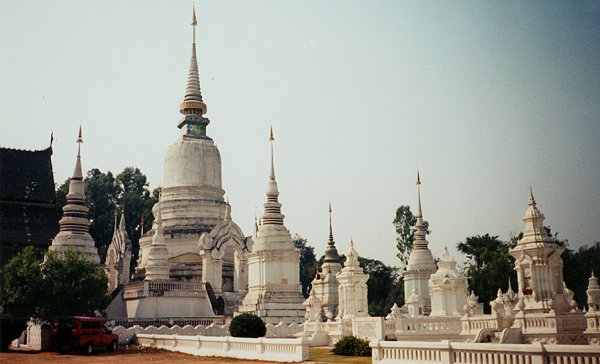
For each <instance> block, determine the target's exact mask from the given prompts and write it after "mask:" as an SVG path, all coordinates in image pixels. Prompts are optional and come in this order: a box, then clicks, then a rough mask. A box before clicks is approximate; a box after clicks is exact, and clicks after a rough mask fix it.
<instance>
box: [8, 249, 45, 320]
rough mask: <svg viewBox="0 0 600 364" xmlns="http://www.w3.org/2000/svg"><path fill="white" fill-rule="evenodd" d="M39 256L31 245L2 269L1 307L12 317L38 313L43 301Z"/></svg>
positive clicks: (23, 316)
mask: <svg viewBox="0 0 600 364" xmlns="http://www.w3.org/2000/svg"><path fill="white" fill-rule="evenodd" d="M40 263H41V257H40V255H39V254H36V251H35V249H34V248H33V246H27V247H25V249H23V250H21V252H20V253H19V254H17V255H16V256H14V257H13V258H12V259H11V260H10V261H9V262H8V263H7V264H6V265H5V266H4V269H3V270H2V278H3V282H2V297H1V300H2V307H4V310H5V313H6V314H7V315H10V316H12V317H18V318H27V317H29V316H30V315H36V314H37V315H39V312H41V309H42V308H41V306H42V304H43V302H44V293H43V290H42V284H41V282H42V271H41V269H40Z"/></svg>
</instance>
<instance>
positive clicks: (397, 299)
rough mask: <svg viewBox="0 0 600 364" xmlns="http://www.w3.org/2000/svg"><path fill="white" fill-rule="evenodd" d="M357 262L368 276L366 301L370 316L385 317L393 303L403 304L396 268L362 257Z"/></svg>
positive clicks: (400, 282) (402, 288)
mask: <svg viewBox="0 0 600 364" xmlns="http://www.w3.org/2000/svg"><path fill="white" fill-rule="evenodd" d="M358 262H359V265H360V266H361V267H362V268H363V270H364V272H365V273H366V274H368V275H369V280H368V281H367V287H368V290H369V291H368V293H367V299H368V301H369V314H370V315H371V316H385V315H387V314H388V313H389V312H390V308H392V306H393V305H394V303H397V304H398V305H402V304H403V303H404V284H403V281H402V279H400V275H399V274H398V268H395V267H390V266H388V265H385V264H384V263H383V262H381V261H379V260H376V259H369V258H364V257H358Z"/></svg>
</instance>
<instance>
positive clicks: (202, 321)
mask: <svg viewBox="0 0 600 364" xmlns="http://www.w3.org/2000/svg"><path fill="white" fill-rule="evenodd" d="M110 321H111V324H112V325H111V326H113V327H117V326H123V327H125V328H130V327H133V326H135V325H138V326H141V327H148V326H155V327H160V326H163V325H164V326H168V327H172V326H175V325H177V326H181V327H184V326H186V325H190V326H194V327H195V326H198V325H202V326H209V325H211V324H213V323H214V324H215V325H225V317H223V316H217V317H161V318H128V317H114V318H112V319H111V320H110Z"/></svg>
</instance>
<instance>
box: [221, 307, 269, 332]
mask: <svg viewBox="0 0 600 364" xmlns="http://www.w3.org/2000/svg"><path fill="white" fill-rule="evenodd" d="M229 333H230V334H231V336H234V337H262V336H265V334H266V333H267V326H265V323H264V322H263V320H261V319H260V317H258V316H256V315H253V314H251V313H242V314H240V315H238V316H236V317H234V318H233V320H231V324H229Z"/></svg>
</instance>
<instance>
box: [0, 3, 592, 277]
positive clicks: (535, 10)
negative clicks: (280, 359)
mask: <svg viewBox="0 0 600 364" xmlns="http://www.w3.org/2000/svg"><path fill="white" fill-rule="evenodd" d="M191 8H192V2H191V1H94V2H91V1H6V0H2V1H0V128H1V129H0V130H1V134H0V144H1V145H2V146H5V147H16V148H24V149H41V148H45V147H47V145H48V143H49V138H50V131H51V130H53V131H54V157H53V165H54V172H55V181H56V182H57V183H62V182H63V181H64V180H65V179H66V178H67V177H69V176H70V175H71V173H72V170H73V165H74V163H75V154H76V149H77V147H76V144H75V140H76V135H77V129H78V126H79V124H80V123H81V124H82V125H83V130H84V140H85V142H84V144H83V147H82V155H83V157H82V158H83V167H84V169H85V170H88V169H90V168H92V167H96V168H99V169H101V170H102V171H107V170H111V171H113V172H115V173H118V172H120V171H121V170H122V169H123V168H124V167H126V166H136V167H139V168H140V169H141V170H142V172H144V173H145V174H146V175H147V176H148V178H149V180H150V182H151V186H152V187H156V186H158V185H159V184H160V183H161V180H162V179H163V177H162V173H163V157H164V153H165V151H166V149H167V147H168V146H169V145H170V144H172V143H174V142H176V140H177V139H178V138H179V130H178V129H177V127H176V124H177V121H178V120H179V118H180V114H179V113H178V111H179V103H180V102H181V100H182V99H183V95H184V91H185V85H186V81H187V70H188V66H189V59H190V52H191V33H192V29H191V26H190V18H191ZM196 8H197V13H198V22H199V25H198V29H197V44H198V63H199V68H200V77H201V87H202V92H203V95H204V100H205V102H206V103H207V105H208V114H207V116H208V117H209V118H210V120H211V124H210V125H209V127H208V135H210V136H211V137H212V138H213V139H214V140H215V142H216V144H217V145H218V147H219V149H220V151H221V156H222V163H223V187H224V189H225V190H226V193H227V195H228V196H229V198H230V201H231V204H232V215H233V218H234V220H235V221H236V222H237V223H238V224H239V225H240V227H241V228H242V230H243V231H244V232H245V233H246V234H247V235H250V234H251V233H252V225H253V221H254V213H255V210H256V211H257V212H258V214H259V215H261V214H262V204H263V203H264V201H265V192H266V187H267V179H268V174H269V144H268V140H267V136H268V128H269V126H270V125H273V128H274V131H275V138H276V144H275V162H276V174H277V180H278V182H279V190H280V193H281V195H280V201H281V202H282V203H283V212H284V214H285V215H286V220H285V224H286V226H287V227H288V229H289V230H290V231H291V232H292V234H294V233H299V234H301V235H302V236H304V237H306V238H307V239H308V240H309V244H311V245H313V246H315V248H316V253H317V255H319V256H320V255H321V254H323V252H324V249H325V243H326V240H327V235H328V227H327V223H328V220H327V203H328V201H329V200H331V203H332V205H333V210H334V214H333V222H334V235H335V238H336V241H337V245H338V248H339V250H340V251H341V252H342V253H345V252H346V251H347V250H348V246H349V240H350V238H351V237H352V238H353V239H354V241H355V242H356V248H357V250H358V252H359V253H360V254H361V255H364V256H367V257H371V258H376V259H380V260H382V261H384V262H385V263H387V264H393V265H397V264H398V260H397V259H396V258H395V255H396V248H395V244H396V243H395V231H394V227H393V225H392V220H393V219H394V214H395V210H396V208H397V207H398V206H400V205H402V204H409V205H411V206H413V207H416V199H417V193H416V186H415V175H416V171H417V169H419V170H420V171H421V177H422V180H423V185H422V200H423V211H424V215H425V219H426V220H428V221H429V222H430V225H431V229H432V234H431V235H430V236H429V238H428V239H429V241H430V247H431V249H432V251H433V252H434V254H435V255H440V254H441V252H442V250H443V247H444V246H445V245H447V246H448V247H449V248H451V249H454V247H455V246H456V243H458V242H460V241H462V240H464V238H465V237H467V236H471V235H475V234H484V233H490V234H493V235H499V236H500V237H501V238H503V239H508V237H509V234H510V233H511V232H518V231H520V230H522V227H523V223H522V221H521V218H522V216H523V214H524V212H525V210H526V207H527V198H528V194H529V186H532V187H533V191H534V194H535V196H536V198H537V200H538V206H539V208H540V210H541V211H542V212H543V213H544V214H545V216H546V224H547V225H550V226H551V227H552V230H553V231H557V232H558V233H559V237H561V238H566V239H568V240H569V242H570V243H571V246H572V247H577V246H580V245H584V244H590V243H592V242H593V241H597V240H599V239H600V233H599V232H598V225H599V223H600V207H599V206H600V205H599V202H600V1H597V0H596V1H588V2H586V1H580V2H558V1H556V2H551V1H537V2H536V1H527V2H523V1H498V2H471V1H464V2H463V1H411V2H401V1H295V2H292V1H212V2H208V1H196Z"/></svg>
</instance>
